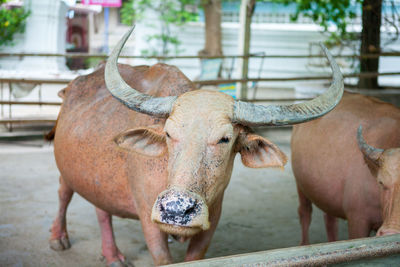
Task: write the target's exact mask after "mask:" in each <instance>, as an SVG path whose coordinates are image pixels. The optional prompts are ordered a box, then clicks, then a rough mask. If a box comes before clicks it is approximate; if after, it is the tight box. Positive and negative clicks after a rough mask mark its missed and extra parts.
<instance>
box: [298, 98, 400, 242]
mask: <svg viewBox="0 0 400 267" xmlns="http://www.w3.org/2000/svg"><path fill="white" fill-rule="evenodd" d="M359 125H361V126H362V127H359ZM357 128H359V129H358V133H357ZM363 136H364V137H365V140H366V141H365V140H364V138H363ZM367 143H368V144H370V145H372V146H374V147H377V148H379V149H375V148H373V147H372V146H369V145H368V144H367ZM291 146H292V166H293V172H294V175H295V177H296V183H297V190H298V194H299V202H300V204H299V210H298V211H299V217H300V223H301V228H302V241H301V243H302V244H308V243H309V239H308V228H309V225H310V222H311V212H312V207H311V203H314V204H315V205H316V206H317V207H319V208H320V209H321V210H323V211H324V212H325V226H326V231H327V235H328V240H329V241H334V240H336V239H337V218H343V219H346V220H347V221H348V233H349V238H360V237H367V236H369V235H370V232H371V231H372V230H377V231H378V232H377V235H378V236H380V235H386V234H393V233H400V148H399V147H400V109H398V108H396V107H395V106H393V105H391V104H388V103H384V102H382V101H379V100H377V99H375V98H373V97H366V96H363V95H359V94H352V93H348V92H345V93H344V95H343V98H342V100H341V102H340V103H339V104H338V105H337V107H336V108H335V110H334V111H332V112H330V113H329V114H327V115H326V116H324V117H322V118H320V119H317V120H314V121H312V122H307V123H304V124H301V125H296V126H294V129H293V134H292V144H291ZM383 149H384V150H383Z"/></svg>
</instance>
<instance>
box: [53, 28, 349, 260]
mask: <svg viewBox="0 0 400 267" xmlns="http://www.w3.org/2000/svg"><path fill="white" fill-rule="evenodd" d="M131 31H132V30H130V31H129V32H128V33H127V34H126V35H125V36H124V37H123V38H122V39H121V41H120V42H119V43H118V45H117V46H116V47H115V49H114V51H113V52H112V54H111V55H110V57H109V59H108V62H107V64H106V67H105V69H104V68H101V69H99V70H97V71H96V72H94V73H92V74H89V75H87V76H81V77H78V78H77V79H75V80H74V81H73V82H71V83H70V84H69V86H68V88H66V89H65V91H64V95H65V96H64V101H63V105H62V108H61V111H60V114H59V118H58V122H57V125H56V128H55V137H54V153H55V158H56V162H57V166H58V168H59V170H60V173H61V176H60V189H59V199H60V207H59V212H58V214H57V216H56V219H55V221H54V223H53V225H52V234H51V238H50V246H51V248H53V249H55V250H63V249H67V248H68V247H69V246H70V244H69V241H68V234H67V230H66V209H67V206H68V203H69V201H70V200H71V197H72V195H73V193H74V192H77V193H78V194H80V195H81V196H83V197H84V198H85V199H87V200H88V201H89V202H91V203H93V205H94V206H95V207H96V212H97V216H98V220H99V224H100V228H101V234H102V253H103V255H104V257H105V258H106V260H107V264H109V265H112V266H121V265H123V264H124V261H125V258H124V256H123V255H122V253H121V252H120V250H119V249H118V248H117V246H116V244H115V240H114V235H113V230H112V224H111V218H112V217H111V216H112V215H116V216H120V217H126V218H133V219H140V221H141V224H142V228H143V232H144V237H145V239H146V242H147V246H148V249H149V251H150V253H151V255H152V257H153V259H154V263H155V264H156V265H161V264H167V263H171V262H172V258H171V255H170V253H169V250H168V244H167V236H168V234H171V235H173V236H174V237H176V238H177V239H178V240H180V241H184V240H186V239H189V238H190V239H191V241H190V244H189V247H188V250H187V254H186V257H185V260H186V261H190V260H196V259H201V258H202V257H203V256H204V254H205V253H206V250H207V247H208V246H209V244H210V241H211V238H212V235H213V233H214V231H215V229H216V226H217V223H218V220H219V217H220V213H221V204H222V199H223V195H224V190H225V188H226V186H227V185H228V182H229V179H230V176H231V173H232V167H233V161H234V158H235V155H236V154H237V153H240V154H241V157H242V161H243V163H244V165H246V166H248V167H251V168H261V167H274V166H283V165H284V164H285V163H286V156H285V155H284V153H283V152H281V151H280V150H279V148H278V147H277V146H275V145H274V144H273V143H271V142H270V141H268V140H267V139H265V138H263V137H261V136H258V135H256V134H254V133H253V132H252V131H251V129H250V128H249V126H261V125H285V124H293V123H300V122H303V121H307V120H311V119H314V118H317V117H320V116H322V115H324V114H325V113H327V112H329V111H330V110H331V109H332V108H334V107H335V105H336V104H337V103H338V102H339V100H340V98H341V96H342V94H343V81H342V76H341V74H340V71H339V68H338V66H337V65H336V63H335V62H334V60H333V58H332V57H331V55H330V54H329V52H328V51H327V50H326V49H325V48H324V49H325V53H326V54H327V57H328V60H329V62H330V64H331V66H332V69H333V84H332V86H331V87H330V88H329V89H328V90H327V92H326V93H325V94H323V95H321V96H319V97H317V98H315V99H313V100H312V101H309V102H304V103H300V104H293V105H270V106H259V105H254V104H251V103H246V102H239V101H234V99H233V98H232V97H230V96H228V95H226V94H223V93H220V92H215V91H206V90H195V86H194V84H193V83H192V82H191V81H189V80H188V79H187V78H186V77H185V76H184V75H183V74H182V73H181V72H180V71H179V70H178V69H177V68H175V67H173V66H168V65H165V64H156V65H154V66H152V67H148V66H138V67H130V66H127V65H119V66H117V59H118V56H119V53H120V51H121V49H122V47H123V45H124V44H125V42H126V40H127V38H128V37H129V35H130V34H131ZM120 73H121V74H122V77H123V78H122V77H121V76H120ZM125 81H126V82H125ZM110 92H111V93H110Z"/></svg>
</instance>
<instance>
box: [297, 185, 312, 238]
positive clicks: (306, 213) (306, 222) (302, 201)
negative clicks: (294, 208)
mask: <svg viewBox="0 0 400 267" xmlns="http://www.w3.org/2000/svg"><path fill="white" fill-rule="evenodd" d="M297 193H298V196H299V208H298V213H299V220H300V225H301V243H300V245H308V244H310V240H309V239H308V229H309V227H310V224H311V213H312V203H311V201H310V200H309V199H308V198H307V197H306V196H305V195H304V194H303V192H302V191H301V190H300V188H299V187H298V186H297Z"/></svg>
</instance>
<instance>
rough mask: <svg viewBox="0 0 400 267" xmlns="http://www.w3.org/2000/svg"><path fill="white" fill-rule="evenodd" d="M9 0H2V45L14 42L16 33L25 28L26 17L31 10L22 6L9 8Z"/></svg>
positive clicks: (0, 33)
mask: <svg viewBox="0 0 400 267" xmlns="http://www.w3.org/2000/svg"><path fill="white" fill-rule="evenodd" d="M6 2H7V0H0V4H1V7H0V46H4V45H9V44H12V40H13V37H14V34H15V33H22V32H24V30H25V23H26V18H27V17H28V16H29V14H30V11H26V10H25V9H24V8H23V7H21V8H7V7H6V6H5V5H4V4H5V3H6Z"/></svg>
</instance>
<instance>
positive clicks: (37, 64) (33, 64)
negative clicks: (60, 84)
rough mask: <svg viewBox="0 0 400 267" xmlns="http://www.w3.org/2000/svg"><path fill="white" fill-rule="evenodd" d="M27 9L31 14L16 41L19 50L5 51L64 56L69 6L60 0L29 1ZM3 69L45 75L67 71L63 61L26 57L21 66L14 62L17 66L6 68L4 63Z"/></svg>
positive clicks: (16, 48)
mask: <svg viewBox="0 0 400 267" xmlns="http://www.w3.org/2000/svg"><path fill="white" fill-rule="evenodd" d="M25 8H26V9H30V11H31V14H30V15H29V16H28V18H27V21H26V28H25V32H24V34H23V35H22V36H20V37H19V40H16V41H17V42H18V45H17V46H16V47H12V46H11V47H9V48H8V47H6V48H5V49H2V51H4V52H5V51H7V50H8V51H10V52H14V53H46V54H53V53H65V43H66V41H65V40H66V29H67V26H66V12H67V10H68V7H67V5H66V4H65V3H64V2H63V1H61V0H30V1H25ZM4 60H7V58H5V59H4ZM2 61H3V60H2ZM1 65H3V66H4V67H5V69H10V68H14V69H15V70H17V71H23V72H40V73H42V74H43V75H46V74H52V73H58V72H60V71H65V70H67V67H66V65H65V58H63V57H25V58H23V59H22V60H18V62H15V59H14V64H10V65H7V64H6V63H5V62H1Z"/></svg>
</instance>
